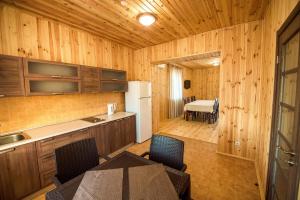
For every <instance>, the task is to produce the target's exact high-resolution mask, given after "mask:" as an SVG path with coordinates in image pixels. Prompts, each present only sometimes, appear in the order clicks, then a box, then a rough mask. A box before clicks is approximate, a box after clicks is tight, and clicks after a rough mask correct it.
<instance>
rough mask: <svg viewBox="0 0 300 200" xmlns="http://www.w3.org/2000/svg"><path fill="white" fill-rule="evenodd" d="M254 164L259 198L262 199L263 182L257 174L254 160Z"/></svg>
mask: <svg viewBox="0 0 300 200" xmlns="http://www.w3.org/2000/svg"><path fill="white" fill-rule="evenodd" d="M254 165H255V171H256V178H257V182H258V189H259V194H260V199H261V200H264V199H265V190H264V189H263V184H262V180H261V177H260V175H259V171H258V167H257V163H256V162H254Z"/></svg>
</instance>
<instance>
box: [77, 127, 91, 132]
mask: <svg viewBox="0 0 300 200" xmlns="http://www.w3.org/2000/svg"><path fill="white" fill-rule="evenodd" d="M87 130H89V129H88V128H84V129H81V130H79V131H80V132H84V131H87Z"/></svg>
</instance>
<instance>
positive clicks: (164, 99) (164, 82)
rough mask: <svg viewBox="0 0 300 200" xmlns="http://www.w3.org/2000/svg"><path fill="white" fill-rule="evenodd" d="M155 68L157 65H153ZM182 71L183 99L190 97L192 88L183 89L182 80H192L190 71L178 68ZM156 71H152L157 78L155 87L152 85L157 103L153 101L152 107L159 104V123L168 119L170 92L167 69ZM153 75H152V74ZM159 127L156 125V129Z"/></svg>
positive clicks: (185, 68)
mask: <svg viewBox="0 0 300 200" xmlns="http://www.w3.org/2000/svg"><path fill="white" fill-rule="evenodd" d="M154 66H156V67H157V65H154ZM180 68H181V69H182V88H183V97H187V96H192V88H189V89H184V87H183V86H184V80H191V79H192V70H191V69H190V68H187V67H180ZM156 69H157V70H154V71H155V72H154V73H155V76H157V77H158V81H157V82H158V83H159V84H157V86H156V85H154V87H155V88H153V89H154V90H157V97H158V98H157V101H156V100H155V99H154V104H153V107H154V108H155V107H156V103H158V104H159V123H160V122H163V121H165V120H167V119H168V118H169V100H170V96H169V90H170V78H169V68H168V65H166V67H164V68H161V67H157V68H156ZM153 75H154V74H153ZM159 126H160V125H159V124H158V127H159Z"/></svg>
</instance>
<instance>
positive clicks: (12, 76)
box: [0, 56, 24, 97]
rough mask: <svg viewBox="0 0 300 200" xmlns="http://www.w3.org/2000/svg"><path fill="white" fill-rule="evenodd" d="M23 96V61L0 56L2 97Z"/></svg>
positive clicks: (0, 94)
mask: <svg viewBox="0 0 300 200" xmlns="http://www.w3.org/2000/svg"><path fill="white" fill-rule="evenodd" d="M23 95H24V78H23V68H22V59H21V58H18V57H13V56H0V97H5V96H23Z"/></svg>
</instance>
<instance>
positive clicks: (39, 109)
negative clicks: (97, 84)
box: [0, 3, 133, 133]
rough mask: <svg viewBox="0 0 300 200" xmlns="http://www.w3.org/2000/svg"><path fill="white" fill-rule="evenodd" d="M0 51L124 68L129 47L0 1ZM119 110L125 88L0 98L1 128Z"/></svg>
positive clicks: (130, 53) (128, 64)
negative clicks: (112, 104) (111, 108)
mask: <svg viewBox="0 0 300 200" xmlns="http://www.w3.org/2000/svg"><path fill="white" fill-rule="evenodd" d="M0 54H6V55H13V56H22V57H27V58H34V59H42V60H49V61H59V62H66V63H72V64H80V65H89V66H94V67H105V68H113V69H122V70H126V71H127V73H128V79H129V80H131V78H132V76H131V72H132V70H129V68H131V67H132V66H133V50H132V49H131V48H128V47H126V46H123V45H120V44H117V43H115V42H111V41H109V40H106V39H103V38H100V37H98V36H95V35H93V34H90V33H87V32H85V31H82V30H78V29H75V28H72V27H70V26H68V25H65V24H62V23H58V22H56V21H51V20H49V19H47V18H44V17H39V16H37V15H35V14H33V13H30V12H27V11H24V10H22V9H19V8H16V7H14V6H11V5H7V4H2V3H0ZM108 102H116V103H118V110H119V111H122V110H124V93H123V94H122V93H98V94H76V95H59V96H33V97H11V98H2V99H0V105H1V106H0V113H1V114H0V132H1V133H2V132H7V131H15V130H19V129H25V128H31V127H36V126H42V125H48V124H53V123H59V122H64V121H68V120H73V119H78V118H82V117H87V116H92V115H96V114H99V113H105V112H107V106H106V104H107V103H108Z"/></svg>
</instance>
